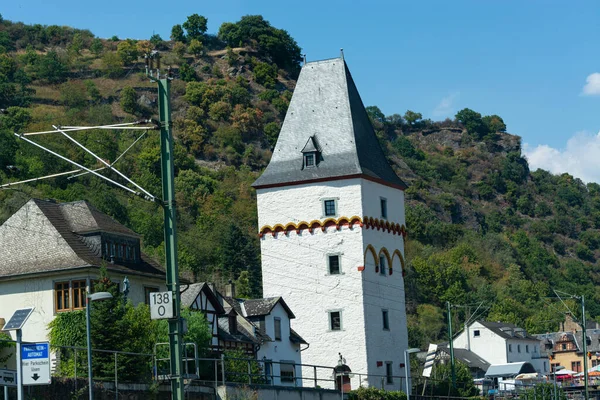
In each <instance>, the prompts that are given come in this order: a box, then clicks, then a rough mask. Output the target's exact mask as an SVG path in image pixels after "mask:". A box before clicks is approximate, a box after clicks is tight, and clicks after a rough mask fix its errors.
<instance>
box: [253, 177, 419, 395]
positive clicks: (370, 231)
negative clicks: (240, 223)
mask: <svg viewBox="0 0 600 400" xmlns="http://www.w3.org/2000/svg"><path fill="white" fill-rule="evenodd" d="M382 198H383V199H385V200H386V203H387V218H385V219H384V218H382V215H381V214H382V209H381V200H382ZM325 200H335V203H336V215H335V216H325V210H324V201H325ZM257 201H258V222H259V227H260V232H261V256H262V273H263V293H264V296H265V297H270V296H282V297H283V298H284V299H285V301H286V303H287V304H288V305H289V307H290V308H291V309H292V310H294V314H295V315H296V318H297V321H298V322H297V323H298V324H299V325H298V326H299V327H301V328H300V329H301V332H302V336H303V337H304V338H305V339H306V341H307V342H308V343H310V347H309V348H308V349H307V350H306V351H304V352H303V353H302V362H303V363H304V364H314V365H321V366H327V367H334V366H336V365H337V361H338V358H339V356H338V354H339V353H341V354H342V355H343V357H344V358H345V359H346V364H347V365H348V366H349V367H350V368H351V369H352V372H354V373H361V374H372V375H381V376H384V375H386V371H387V370H388V367H386V364H391V372H392V375H394V376H404V373H405V370H404V367H401V364H404V354H403V352H404V350H405V349H406V348H407V345H408V335H407V330H406V311H405V292H404V279H403V274H402V263H403V257H404V240H403V236H402V234H401V232H400V231H399V230H398V229H396V228H399V227H403V226H404V224H405V221H404V193H403V191H402V190H399V189H396V188H392V187H389V186H386V185H382V184H379V183H375V182H372V181H370V180H367V179H364V178H351V179H340V180H329V181H325V182H319V183H308V184H298V185H290V186H283V187H273V188H259V189H257ZM371 219H377V220H378V221H375V222H373V221H372V220H371ZM385 222H389V223H390V224H393V225H392V227H391V229H388V228H386V227H385ZM376 225H378V226H379V227H380V229H377V228H376V227H375V226H376ZM382 225H384V227H383V228H381V226H382ZM294 226H295V227H296V228H298V229H295V228H294ZM308 227H312V229H308ZM286 232H287V233H286ZM330 255H339V256H340V257H339V260H340V272H341V273H340V274H333V275H332V274H330V273H329V269H328V257H329V256H330ZM380 256H383V257H384V259H385V261H384V262H385V263H386V271H385V275H381V274H380V273H379V271H378V269H379V259H380ZM390 266H391V271H392V274H390V269H389V268H390ZM384 311H386V312H387V313H388V325H389V329H384V327H383V312H384ZM331 312H340V313H341V329H340V330H332V329H331V321H330V313H331ZM324 371H325V370H320V372H319V373H320V374H324V373H325V372H324ZM312 376H313V372H312V368H307V369H305V370H304V377H305V379H311V378H312ZM321 377H322V378H324V376H321ZM326 378H328V379H331V373H330V372H329V373H328V376H326ZM363 383H364V384H371V385H373V384H377V385H380V384H381V377H374V376H373V377H371V378H369V380H368V382H367V381H366V380H365V381H364V382H363ZM388 385H389V388H390V389H391V388H393V387H395V388H396V389H398V388H399V387H400V381H399V379H398V378H395V379H392V382H391V383H389V384H388Z"/></svg>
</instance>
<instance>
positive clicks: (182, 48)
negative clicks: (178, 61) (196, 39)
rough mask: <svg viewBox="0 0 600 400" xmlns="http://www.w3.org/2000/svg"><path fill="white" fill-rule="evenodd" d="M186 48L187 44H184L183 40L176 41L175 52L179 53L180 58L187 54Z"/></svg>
mask: <svg viewBox="0 0 600 400" xmlns="http://www.w3.org/2000/svg"><path fill="white" fill-rule="evenodd" d="M185 49H186V48H185V44H183V42H176V43H175V44H174V45H173V52H174V53H175V54H177V56H179V58H182V57H183V56H184V55H185Z"/></svg>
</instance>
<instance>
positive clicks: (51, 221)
mask: <svg viewBox="0 0 600 400" xmlns="http://www.w3.org/2000/svg"><path fill="white" fill-rule="evenodd" d="M101 265H106V268H107V270H108V273H109V275H110V278H111V279H112V280H113V281H115V282H122V281H123V280H124V278H125V277H127V278H128V280H129V283H130V291H129V294H128V299H130V300H131V301H132V302H133V303H134V304H138V303H142V302H144V301H147V300H148V297H149V293H150V292H154V291H164V290H166V288H165V272H164V270H163V269H162V267H160V266H159V265H158V264H156V263H155V262H153V261H152V260H151V259H149V258H147V257H146V256H145V255H144V254H143V253H141V251H140V238H139V236H138V235H137V234H136V233H135V232H133V231H131V230H130V229H128V228H127V227H125V226H123V225H121V224H119V223H118V222H116V221H115V220H113V219H112V218H110V217H109V216H107V215H106V214H103V213H101V212H100V211H98V210H97V209H96V208H94V207H93V206H91V205H90V204H88V203H87V202H85V201H77V202H73V203H62V204H58V203H55V202H53V201H43V200H38V199H32V200H29V201H28V202H27V203H26V204H25V205H23V207H21V208H20V209H19V210H18V211H17V212H16V213H15V214H13V215H12V216H11V217H10V218H9V219H8V220H7V221H6V222H5V223H4V224H2V226H0V319H3V320H4V321H6V322H7V321H8V319H9V318H10V317H11V316H12V315H13V313H14V312H15V311H16V310H18V309H21V308H28V307H34V308H35V310H34V312H33V314H32V315H31V316H30V317H29V319H28V320H27V322H26V323H25V325H24V328H23V330H22V334H23V341H26V342H37V341H46V340H48V337H47V333H48V330H47V327H48V323H50V321H52V320H53V319H54V317H55V316H56V315H57V314H58V313H61V312H69V311H72V310H82V309H84V308H85V304H86V293H87V291H88V289H89V288H90V286H91V285H93V281H94V280H96V279H98V278H99V276H100V266H101ZM0 322H2V321H0ZM0 325H3V323H0ZM12 335H13V339H14V338H15V335H14V332H12Z"/></svg>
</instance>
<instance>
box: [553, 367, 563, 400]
mask: <svg viewBox="0 0 600 400" xmlns="http://www.w3.org/2000/svg"><path fill="white" fill-rule="evenodd" d="M561 369H565V367H563V366H562V365H557V366H555V367H554V400H558V393H557V392H558V390H557V388H556V373H557V372H558V371H560V370H561Z"/></svg>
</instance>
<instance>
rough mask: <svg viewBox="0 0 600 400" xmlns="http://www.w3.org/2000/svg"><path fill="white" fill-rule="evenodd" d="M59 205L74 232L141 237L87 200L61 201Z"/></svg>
mask: <svg viewBox="0 0 600 400" xmlns="http://www.w3.org/2000/svg"><path fill="white" fill-rule="evenodd" d="M58 206H59V208H60V211H61V212H62V214H63V217H64V219H65V221H66V222H67V224H68V225H69V228H70V229H71V231H72V232H76V233H80V234H83V233H89V232H109V233H118V234H122V235H128V236H135V237H139V235H138V234H137V233H135V232H134V231H132V230H131V229H129V228H127V227H126V226H124V225H122V224H120V223H118V222H117V221H115V220H114V219H112V218H111V217H109V216H108V215H106V214H104V213H102V212H100V211H99V210H98V209H96V208H95V207H94V206H92V205H91V204H90V203H88V202H87V201H85V200H81V201H74V202H72V203H61V204H59V205H58Z"/></svg>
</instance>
